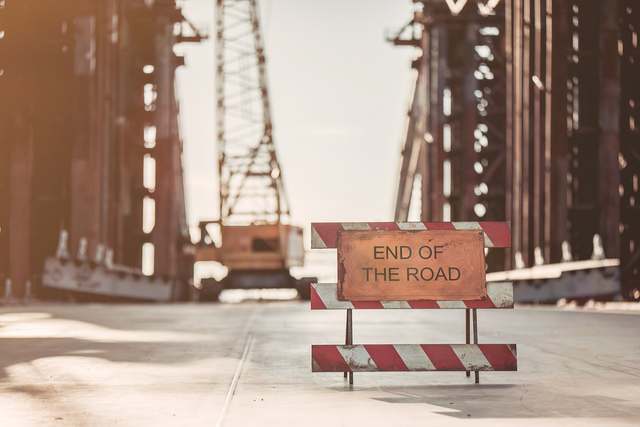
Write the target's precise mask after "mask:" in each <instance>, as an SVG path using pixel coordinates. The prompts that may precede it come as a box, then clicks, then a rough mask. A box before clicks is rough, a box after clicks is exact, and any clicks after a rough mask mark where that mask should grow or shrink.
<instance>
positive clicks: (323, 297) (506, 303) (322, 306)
mask: <svg viewBox="0 0 640 427" xmlns="http://www.w3.org/2000/svg"><path fill="white" fill-rule="evenodd" d="M353 308H355V309H388V308H409V309H430V308H513V283H512V282H487V299H484V300H477V301H339V300H338V284H337V283H312V284H311V309H312V310H346V309H353Z"/></svg>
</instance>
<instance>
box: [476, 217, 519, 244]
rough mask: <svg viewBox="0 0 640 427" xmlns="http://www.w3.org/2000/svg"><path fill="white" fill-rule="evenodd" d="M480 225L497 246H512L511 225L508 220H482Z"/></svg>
mask: <svg viewBox="0 0 640 427" xmlns="http://www.w3.org/2000/svg"><path fill="white" fill-rule="evenodd" d="M479 224H480V227H482V229H483V230H484V233H485V234H486V235H487V237H488V238H489V239H490V240H491V242H493V246H494V247H496V248H510V247H511V226H510V225H509V223H508V222H480V223H479Z"/></svg>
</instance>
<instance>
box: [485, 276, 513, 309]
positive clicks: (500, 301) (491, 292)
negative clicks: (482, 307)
mask: <svg viewBox="0 0 640 427" xmlns="http://www.w3.org/2000/svg"><path fill="white" fill-rule="evenodd" d="M487 297H489V299H490V300H491V301H493V304H494V305H495V306H496V307H497V308H504V307H513V282H487Z"/></svg>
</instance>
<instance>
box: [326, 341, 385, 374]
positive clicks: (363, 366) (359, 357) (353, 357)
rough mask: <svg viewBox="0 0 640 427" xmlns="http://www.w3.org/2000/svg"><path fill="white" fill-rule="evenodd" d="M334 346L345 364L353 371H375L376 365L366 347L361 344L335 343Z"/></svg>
mask: <svg viewBox="0 0 640 427" xmlns="http://www.w3.org/2000/svg"><path fill="white" fill-rule="evenodd" d="M336 348H337V349H338V351H339V352H340V355H341V356H342V357H343V358H344V360H345V362H347V365H349V367H350V368H351V369H353V370H354V371H356V370H357V371H361V372H375V371H377V370H378V366H376V363H375V362H374V361H373V359H372V358H371V356H369V353H368V352H367V349H366V348H364V346H362V345H353V346H352V345H337V346H336Z"/></svg>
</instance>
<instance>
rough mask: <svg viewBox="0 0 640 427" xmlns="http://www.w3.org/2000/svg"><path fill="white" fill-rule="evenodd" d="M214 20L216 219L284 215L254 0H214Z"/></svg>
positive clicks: (248, 220) (234, 221)
mask: <svg viewBox="0 0 640 427" xmlns="http://www.w3.org/2000/svg"><path fill="white" fill-rule="evenodd" d="M216 26H217V37H216V101H217V103H216V126H217V147H218V162H219V163H218V173H219V179H220V223H221V224H222V225H244V224H252V223H253V224H256V223H277V222H282V221H283V220H284V219H287V220H288V216H289V204H288V202H287V199H286V196H285V192H284V187H283V183H282V173H281V169H280V166H279V164H278V159H277V157H276V151H275V146H274V143H273V134H272V125H271V114H270V108H269V92H268V88H267V79H266V68H265V54H264V42H263V38H262V35H261V32H260V19H259V13H258V5H257V2H256V0H217V3H216ZM283 217H284V218H283Z"/></svg>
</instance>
